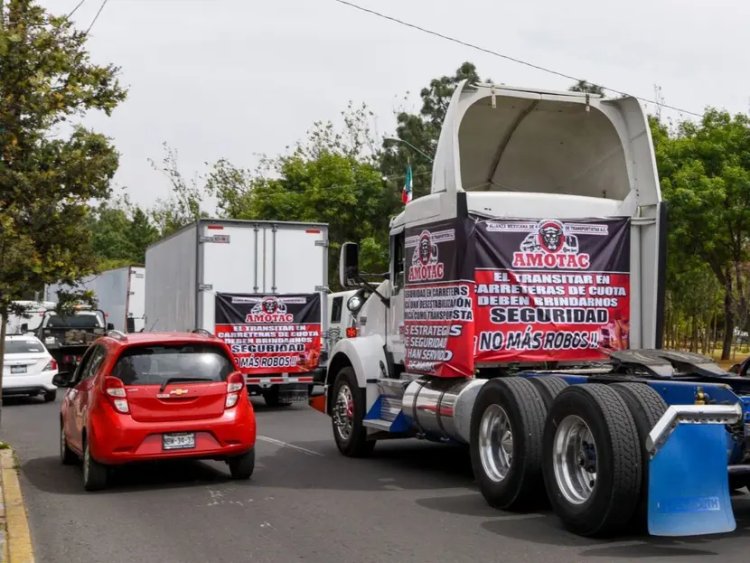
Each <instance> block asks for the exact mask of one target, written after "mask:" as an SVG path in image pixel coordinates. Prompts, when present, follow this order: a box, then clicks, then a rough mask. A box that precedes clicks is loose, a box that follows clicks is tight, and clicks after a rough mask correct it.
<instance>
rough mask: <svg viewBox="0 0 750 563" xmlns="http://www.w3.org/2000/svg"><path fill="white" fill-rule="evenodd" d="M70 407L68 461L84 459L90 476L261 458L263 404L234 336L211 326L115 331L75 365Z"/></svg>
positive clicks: (65, 435)
mask: <svg viewBox="0 0 750 563" xmlns="http://www.w3.org/2000/svg"><path fill="white" fill-rule="evenodd" d="M53 382H54V383H55V384H56V385H58V386H59V387H67V388H68V390H67V392H66V393H65V398H64V399H63V402H62V407H61V409H60V458H61V461H62V463H64V464H70V463H74V462H76V461H77V460H78V458H81V459H82V460H83V486H84V488H85V489H86V490H88V491H92V490H96V489H101V488H103V487H105V486H106V484H107V475H108V466H112V465H122V464H125V463H130V462H137V461H149V460H163V459H182V458H194V459H195V458H202V459H217V460H224V461H226V462H227V464H228V465H229V470H230V473H231V475H232V477H233V478H235V479H247V478H249V477H250V475H251V474H252V472H253V469H254V467H255V450H254V447H255V414H254V412H253V408H252V404H251V403H250V400H249V397H248V393H247V391H246V389H245V383H244V378H243V376H242V374H241V373H240V372H238V371H236V367H235V363H234V361H233V359H232V354H231V352H230V350H229V348H228V347H227V345H226V344H225V343H224V342H222V341H221V340H219V339H218V338H215V337H213V336H211V335H209V334H208V333H205V334H197V333H184V334H182V333H170V334H158V333H137V334H128V335H127V336H126V335H124V334H121V333H110V334H109V335H108V336H106V337H102V338H99V339H98V340H96V341H95V342H94V343H93V344H92V345H91V347H90V348H89V349H88V350H87V351H86V353H85V354H84V356H83V358H82V360H81V363H80V364H79V365H78V368H77V369H76V371H75V372H74V373H60V374H58V375H56V376H55V378H54V380H53Z"/></svg>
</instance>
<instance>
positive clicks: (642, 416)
mask: <svg viewBox="0 0 750 563" xmlns="http://www.w3.org/2000/svg"><path fill="white" fill-rule="evenodd" d="M610 387H612V389H614V390H615V391H617V393H618V394H619V395H620V397H621V398H622V399H623V400H624V401H625V404H626V405H628V408H629V409H630V414H632V415H633V420H634V422H635V427H636V430H637V431H638V442H639V443H640V446H641V458H642V459H643V481H642V483H641V498H640V500H639V502H638V507H637V508H636V511H635V515H634V517H633V525H634V527H635V528H636V529H638V530H645V529H646V527H647V524H648V452H647V451H646V438H648V434H649V432H651V429H652V428H653V427H654V425H655V424H656V423H657V422H658V421H659V419H660V418H661V417H662V415H663V414H664V413H665V412H666V411H667V403H665V402H664V399H662V398H661V395H659V393H657V392H656V391H654V390H653V389H652V388H651V387H649V386H648V385H646V384H644V383H614V384H613V385H611V386H610Z"/></svg>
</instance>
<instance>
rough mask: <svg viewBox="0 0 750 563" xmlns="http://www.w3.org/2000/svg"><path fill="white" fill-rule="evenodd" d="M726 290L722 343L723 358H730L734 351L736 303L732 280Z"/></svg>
mask: <svg viewBox="0 0 750 563" xmlns="http://www.w3.org/2000/svg"><path fill="white" fill-rule="evenodd" d="M724 291H725V293H724V341H723V343H722V345H721V359H722V360H728V359H729V358H730V355H731V353H732V340H734V338H733V336H734V303H733V302H732V282H731V281H727V284H726V286H725V288H724Z"/></svg>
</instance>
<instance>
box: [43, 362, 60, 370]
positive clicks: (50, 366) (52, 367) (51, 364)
mask: <svg viewBox="0 0 750 563" xmlns="http://www.w3.org/2000/svg"><path fill="white" fill-rule="evenodd" d="M56 369H57V362H56V361H55V360H50V361H49V362H47V365H46V366H44V369H43V370H42V371H55V370H56Z"/></svg>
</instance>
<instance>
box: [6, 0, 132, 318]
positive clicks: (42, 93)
mask: <svg viewBox="0 0 750 563" xmlns="http://www.w3.org/2000/svg"><path fill="white" fill-rule="evenodd" d="M0 18H1V19H2V23H3V25H2V26H0V37H1V38H2V40H0V45H1V46H2V47H1V48H0V76H1V77H2V80H1V81H0V221H2V231H1V232H0V313H1V312H3V311H5V310H7V308H8V306H9V304H10V303H11V301H13V300H16V299H19V298H21V297H23V295H24V294H25V293H26V292H27V291H28V289H29V288H41V287H42V286H43V285H44V284H45V283H51V282H55V281H58V280H63V281H73V280H75V279H77V278H79V277H81V276H83V275H85V274H87V273H89V272H90V271H91V270H92V269H93V268H94V267H95V263H94V260H93V256H92V253H91V252H90V249H91V240H90V239H91V237H90V233H89V231H88V229H87V225H88V220H89V217H90V214H89V207H88V202H89V201H91V200H95V199H102V198H105V197H107V196H108V194H109V182H110V179H111V178H112V175H113V174H114V172H115V170H116V168H117V161H118V158H117V153H116V151H115V150H114V148H113V147H112V146H111V144H110V142H109V139H107V138H106V137H104V136H102V135H100V134H97V133H94V132H92V131H89V130H87V129H85V128H83V127H80V126H77V125H75V124H73V125H67V124H65V123H63V122H67V121H68V120H70V119H71V118H73V117H78V116H81V115H82V114H83V113H84V112H86V111H88V110H92V109H98V110H102V111H104V112H105V113H107V114H109V113H110V112H111V111H112V110H113V109H114V108H115V106H116V105H117V104H118V103H119V102H120V101H121V100H123V99H124V97H125V91H124V90H123V89H122V88H121V87H120V85H119V84H118V82H117V79H116V74H117V68H115V67H113V66H111V65H107V66H100V65H96V64H93V63H92V62H91V61H90V60H89V56H88V53H87V52H86V50H85V44H86V36H85V34H84V33H81V32H79V31H76V30H75V29H73V27H72V25H71V23H70V22H69V21H68V20H67V18H65V17H56V16H52V15H50V14H48V13H46V11H45V10H44V9H43V8H42V7H41V6H39V5H37V3H36V2H33V1H32V0H11V1H10V2H9V3H8V4H7V7H6V8H4V9H3V11H2V12H0Z"/></svg>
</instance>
